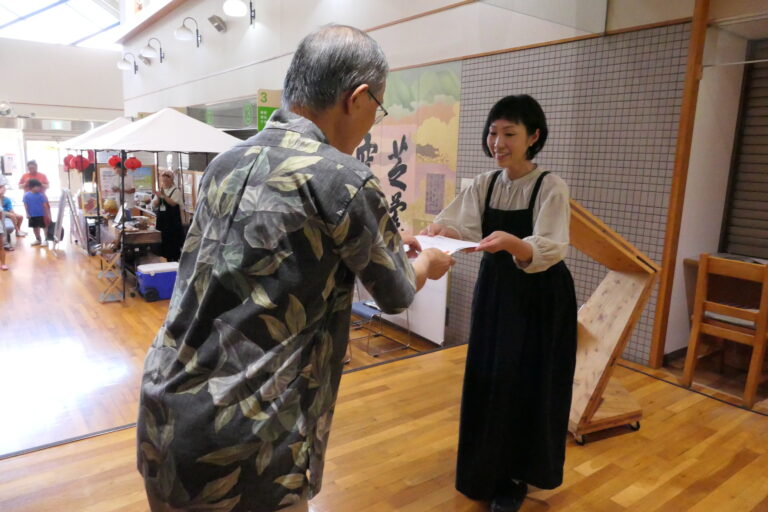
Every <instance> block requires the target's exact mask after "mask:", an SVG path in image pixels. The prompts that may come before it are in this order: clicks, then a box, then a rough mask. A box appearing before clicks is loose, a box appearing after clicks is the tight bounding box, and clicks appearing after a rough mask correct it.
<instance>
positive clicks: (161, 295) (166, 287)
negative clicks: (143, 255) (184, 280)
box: [136, 261, 179, 302]
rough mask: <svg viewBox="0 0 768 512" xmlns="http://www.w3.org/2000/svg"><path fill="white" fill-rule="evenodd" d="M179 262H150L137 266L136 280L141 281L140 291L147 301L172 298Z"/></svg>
mask: <svg viewBox="0 0 768 512" xmlns="http://www.w3.org/2000/svg"><path fill="white" fill-rule="evenodd" d="M178 269H179V263H178V262H177V261H172V262H168V263H149V264H147V265H139V266H138V267H136V280H137V281H138V283H139V293H140V294H141V296H142V297H144V300H146V301H147V302H154V301H156V300H162V299H170V298H171V294H172V293H173V285H174V283H175V282H176V272H177V271H178Z"/></svg>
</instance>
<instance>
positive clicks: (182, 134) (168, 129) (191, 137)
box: [89, 108, 241, 153]
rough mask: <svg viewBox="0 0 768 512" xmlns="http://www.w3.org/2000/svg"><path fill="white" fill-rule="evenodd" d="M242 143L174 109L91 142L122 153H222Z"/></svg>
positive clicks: (101, 147) (164, 110) (96, 147)
mask: <svg viewBox="0 0 768 512" xmlns="http://www.w3.org/2000/svg"><path fill="white" fill-rule="evenodd" d="M240 142H241V141H240V139H238V138H236V137H233V136H231V135H229V134H226V133H224V132H223V131H221V130H219V129H218V128H214V127H213V126H210V125H207V124H205V123H203V122H201V121H198V120H197V119H193V118H191V117H189V116H188V115H185V114H182V113H181V112H178V111H177V110H174V109H172V108H164V109H163V110H160V111H159V112H156V113H154V114H152V115H151V116H148V117H145V118H144V119H140V120H138V121H135V122H133V123H131V124H129V125H127V126H123V127H122V128H120V129H117V130H114V131H112V132H110V133H107V134H105V135H103V136H100V137H97V138H94V139H91V140H90V141H89V144H90V146H91V147H92V148H95V149H104V150H121V151H149V152H166V151H169V152H178V153H222V152H224V151H226V150H228V149H229V148H231V147H232V146H234V145H235V144H238V143H240Z"/></svg>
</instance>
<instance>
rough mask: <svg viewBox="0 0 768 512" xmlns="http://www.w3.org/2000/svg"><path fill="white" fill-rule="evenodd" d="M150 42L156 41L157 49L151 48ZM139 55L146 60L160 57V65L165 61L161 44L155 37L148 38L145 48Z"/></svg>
mask: <svg viewBox="0 0 768 512" xmlns="http://www.w3.org/2000/svg"><path fill="white" fill-rule="evenodd" d="M152 41H157V48H155V47H154V46H152ZM140 55H141V56H142V57H146V58H148V59H156V58H157V57H160V63H161V64H162V63H163V60H164V59H165V52H164V51H163V43H161V42H160V40H159V39H158V38H156V37H150V38H149V41H147V46H145V47H144V48H142V49H141V52H140Z"/></svg>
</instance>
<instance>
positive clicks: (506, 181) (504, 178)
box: [499, 165, 544, 186]
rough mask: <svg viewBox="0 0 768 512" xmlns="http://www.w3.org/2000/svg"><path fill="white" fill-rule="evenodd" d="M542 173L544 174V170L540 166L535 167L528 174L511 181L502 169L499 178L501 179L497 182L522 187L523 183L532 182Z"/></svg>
mask: <svg viewBox="0 0 768 512" xmlns="http://www.w3.org/2000/svg"><path fill="white" fill-rule="evenodd" d="M542 172H544V169H542V168H541V166H540V165H536V167H535V168H534V169H533V170H532V171H531V172H529V173H528V174H526V175H524V176H520V177H519V178H515V179H513V180H512V179H509V176H507V171H506V169H502V170H501V176H500V178H501V179H500V180H499V181H501V183H503V184H504V185H507V186H509V185H523V184H524V183H528V182H529V181H533V180H535V179H536V178H538V177H539V175H540V174H541V173H542Z"/></svg>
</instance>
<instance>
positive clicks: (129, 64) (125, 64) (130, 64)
mask: <svg viewBox="0 0 768 512" xmlns="http://www.w3.org/2000/svg"><path fill="white" fill-rule="evenodd" d="M128 56H130V57H131V59H132V60H130V61H129V60H128ZM131 68H133V74H134V75H135V74H136V72H137V71H138V70H139V65H138V64H136V56H135V55H134V54H132V53H126V54H125V55H123V58H122V59H120V60H119V61H117V69H120V70H122V71H129V70H130V69H131Z"/></svg>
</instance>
